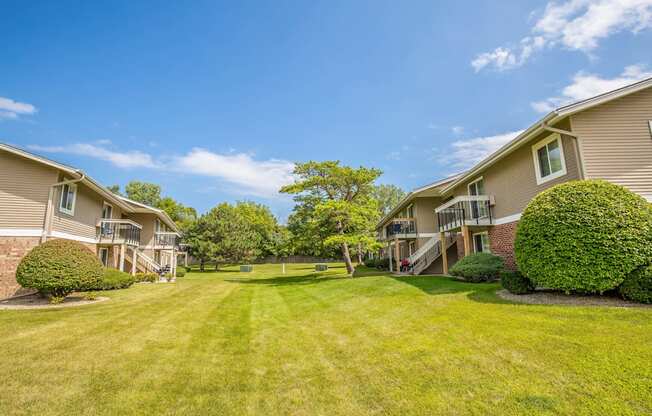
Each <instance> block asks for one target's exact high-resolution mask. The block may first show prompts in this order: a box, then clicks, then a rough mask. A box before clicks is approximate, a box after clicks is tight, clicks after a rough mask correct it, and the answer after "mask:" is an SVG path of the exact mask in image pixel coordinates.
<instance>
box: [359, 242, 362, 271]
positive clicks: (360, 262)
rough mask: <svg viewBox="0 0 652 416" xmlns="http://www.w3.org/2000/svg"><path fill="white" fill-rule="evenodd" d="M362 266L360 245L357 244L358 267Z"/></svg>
mask: <svg viewBox="0 0 652 416" xmlns="http://www.w3.org/2000/svg"><path fill="white" fill-rule="evenodd" d="M361 264H362V243H358V266H359V265H361Z"/></svg>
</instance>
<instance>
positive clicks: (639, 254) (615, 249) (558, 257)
mask: <svg viewBox="0 0 652 416" xmlns="http://www.w3.org/2000/svg"><path fill="white" fill-rule="evenodd" d="M514 251H515V254H516V263H517V264H518V268H519V270H520V271H521V272H522V273H523V274H525V275H526V276H527V277H528V278H529V279H530V280H532V281H533V282H534V284H536V285H537V286H543V287H546V288H550V289H559V290H563V291H566V292H570V291H577V292H586V293H591V292H600V293H602V292H604V291H606V290H610V289H614V288H616V287H618V285H620V284H621V283H622V282H623V280H625V277H626V276H627V275H628V274H629V273H630V272H632V271H633V270H635V269H636V268H638V267H640V266H641V265H644V264H647V263H649V261H650V259H652V210H651V209H650V207H649V205H648V203H647V202H646V201H645V200H644V199H643V198H641V197H640V196H638V195H636V194H634V193H633V192H631V191H629V190H627V189H625V188H624V187H622V186H618V185H614V184H612V183H609V182H606V181H602V180H586V181H574V182H567V183H564V184H561V185H557V186H554V187H552V188H550V189H548V190H546V191H544V192H542V193H540V194H539V195H537V196H536V197H535V198H534V199H533V200H532V201H531V202H530V204H529V205H528V206H527V208H526V209H525V211H523V215H522V216H521V220H520V221H519V224H518V228H517V232H516V241H515V243H514Z"/></svg>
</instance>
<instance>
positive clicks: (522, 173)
mask: <svg viewBox="0 0 652 416" xmlns="http://www.w3.org/2000/svg"><path fill="white" fill-rule="evenodd" d="M560 128H563V129H567V128H568V126H567V125H561V126H560ZM550 134H551V133H549V132H545V133H544V134H541V135H539V136H537V137H535V138H534V139H532V140H530V141H529V142H528V143H526V144H524V145H523V146H522V147H520V148H519V149H518V150H515V151H514V152H513V153H511V154H510V155H508V156H506V157H505V158H504V159H502V160H500V161H499V162H496V163H495V164H494V165H492V166H490V167H488V168H487V169H485V170H484V171H483V172H481V173H479V174H478V175H477V176H476V177H473V178H471V179H469V180H468V181H466V182H464V183H463V184H461V185H459V186H457V187H456V188H455V189H454V190H453V193H454V195H455V196H460V195H468V184H469V183H470V182H473V181H474V180H476V179H477V178H479V177H481V176H482V177H483V178H484V188H485V193H486V194H487V195H493V196H494V197H495V201H496V205H495V206H494V207H493V215H494V218H502V217H507V216H510V215H515V214H519V213H521V212H522V211H523V209H525V207H526V206H527V204H528V203H529V202H530V200H532V198H534V197H535V196H536V195H537V194H538V193H540V192H541V191H543V190H545V189H547V188H550V187H551V186H554V185H557V184H559V183H563V182H568V181H570V180H575V179H579V178H580V175H579V171H578V164H577V156H576V152H575V145H574V143H573V140H574V139H572V138H570V137H567V136H562V143H563V147H564V158H565V160H566V170H567V173H566V175H564V176H562V177H559V178H556V179H553V180H551V181H548V182H545V183H543V184H541V185H537V181H536V174H535V170H534V160H533V156H532V145H534V144H535V143H537V142H539V141H540V140H542V139H543V138H545V137H547V136H549V135H550Z"/></svg>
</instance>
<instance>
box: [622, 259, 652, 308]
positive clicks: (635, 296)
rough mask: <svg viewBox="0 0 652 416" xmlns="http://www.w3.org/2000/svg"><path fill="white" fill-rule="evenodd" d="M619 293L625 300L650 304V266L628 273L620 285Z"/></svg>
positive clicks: (651, 282)
mask: <svg viewBox="0 0 652 416" xmlns="http://www.w3.org/2000/svg"><path fill="white" fill-rule="evenodd" d="M619 291H620V294H621V295H622V296H623V297H624V298H625V299H630V300H633V301H636V302H641V303H652V265H650V266H645V267H641V268H639V269H636V270H634V271H633V272H632V273H630V274H629V275H628V276H627V277H626V278H625V281H624V282H623V284H622V285H620V288H619Z"/></svg>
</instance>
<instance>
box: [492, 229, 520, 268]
mask: <svg viewBox="0 0 652 416" xmlns="http://www.w3.org/2000/svg"><path fill="white" fill-rule="evenodd" d="M517 224H518V221H514V222H510V223H507V224H500V225H494V226H493V227H490V228H489V244H490V245H491V252H492V253H493V254H496V255H498V256H500V257H502V258H503V259H505V266H507V268H508V269H511V270H516V261H515V259H514V239H515V238H516V226H517Z"/></svg>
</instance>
